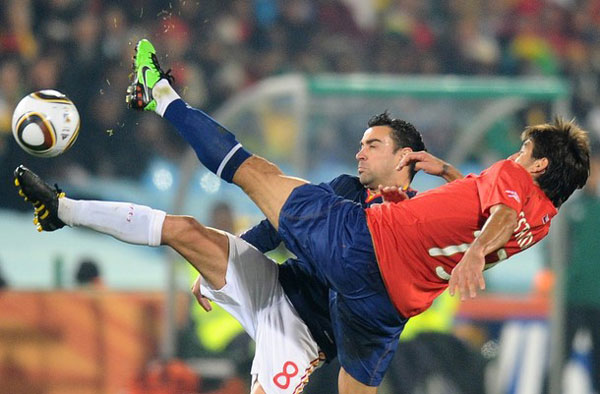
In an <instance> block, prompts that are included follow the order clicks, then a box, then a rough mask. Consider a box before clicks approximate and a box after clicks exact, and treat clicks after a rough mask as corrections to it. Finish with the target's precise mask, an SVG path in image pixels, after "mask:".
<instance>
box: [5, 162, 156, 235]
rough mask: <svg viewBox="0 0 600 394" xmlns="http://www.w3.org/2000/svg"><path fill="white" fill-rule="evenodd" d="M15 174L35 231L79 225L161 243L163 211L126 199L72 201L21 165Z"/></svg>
mask: <svg viewBox="0 0 600 394" xmlns="http://www.w3.org/2000/svg"><path fill="white" fill-rule="evenodd" d="M14 174H15V185H16V186H17V187H18V188H19V194H20V195H21V196H22V197H24V198H25V200H26V201H30V202H31V203H32V204H33V207H34V208H35V216H34V220H33V221H34V223H35V224H36V226H37V228H38V231H54V230H58V229H59V228H62V227H64V226H65V225H67V226H71V227H75V226H81V227H87V228H90V229H92V230H95V231H98V232H101V233H104V234H108V235H112V236H113V237H115V238H117V239H118V240H121V241H124V242H127V243H131V244H136V245H149V246H158V245H160V243H161V231H162V226H163V222H164V220H165V216H166V213H165V212H163V211H160V210H157V209H152V208H150V207H147V206H144V205H137V204H133V203H127V202H112V201H92V200H73V199H70V198H67V197H66V196H65V194H64V193H62V192H61V191H60V190H59V189H58V186H56V187H55V188H54V189H53V188H52V187H50V185H48V184H47V183H46V182H44V181H43V180H42V179H41V178H40V177H39V176H37V175H36V174H35V173H33V172H32V171H31V170H29V169H27V168H25V167H24V166H22V165H21V166H19V167H17V169H15V172H14Z"/></svg>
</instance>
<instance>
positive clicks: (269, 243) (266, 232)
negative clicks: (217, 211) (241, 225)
mask: <svg viewBox="0 0 600 394" xmlns="http://www.w3.org/2000/svg"><path fill="white" fill-rule="evenodd" d="M241 238H242V239H243V240H244V241H246V242H248V243H249V244H250V245H252V246H254V247H255V248H256V249H258V250H260V251H261V252H262V253H266V252H268V251H271V250H273V249H276V248H277V247H278V246H279V244H280V243H281V238H280V237H279V233H278V232H277V230H275V227H273V225H271V222H269V221H268V220H267V219H264V220H263V221H262V222H260V223H259V224H257V225H256V226H254V227H252V228H250V229H249V230H247V231H246V232H245V233H243V234H242V235H241Z"/></svg>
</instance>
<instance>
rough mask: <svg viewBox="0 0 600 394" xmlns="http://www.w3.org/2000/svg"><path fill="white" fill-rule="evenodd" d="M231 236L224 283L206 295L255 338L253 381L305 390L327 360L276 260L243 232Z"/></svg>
mask: <svg viewBox="0 0 600 394" xmlns="http://www.w3.org/2000/svg"><path fill="white" fill-rule="evenodd" d="M227 236H228V238H229V260H228V264H227V273H226V275H225V282H226V284H225V286H223V287H222V288H221V289H220V290H215V289H212V288H211V287H210V286H209V285H208V284H207V283H206V282H203V284H202V287H201V291H202V294H203V295H204V296H205V297H207V298H209V299H211V300H213V301H214V302H216V303H217V304H218V305H220V306H221V307H222V308H223V309H225V310H226V311H227V312H229V313H230V314H231V315H232V316H233V317H235V318H236V319H237V320H238V321H239V322H240V323H241V325H242V326H243V327H244V329H245V330H246V332H247V333H248V334H249V335H250V337H252V339H254V340H255V342H256V353H255V355H254V360H253V362H252V370H251V372H250V373H251V374H252V382H253V384H255V383H256V382H257V381H258V382H259V383H260V385H261V386H262V388H263V389H264V390H265V392H266V393H267V394H284V393H285V394H292V393H293V394H296V393H300V392H302V390H303V389H304V386H305V384H306V383H307V382H308V377H309V375H310V374H311V373H312V372H313V371H314V370H315V369H316V368H317V367H318V366H320V364H321V363H322V361H323V356H322V355H320V354H319V349H318V346H317V343H316V342H315V340H314V339H313V337H312V335H311V334H310V332H309V330H308V327H307V326H306V324H304V322H303V321H302V319H300V317H299V316H298V314H297V313H296V310H295V309H294V307H293V306H292V304H291V303H290V301H289V300H288V298H287V296H286V295H285V293H284V291H283V288H282V287H281V284H280V283H279V279H278V278H279V271H278V269H277V263H275V262H274V261H273V260H271V259H269V258H268V257H266V256H265V255H264V254H262V253H261V252H259V251H258V250H257V249H256V248H254V247H253V246H252V245H250V244H249V243H247V242H246V241H244V240H243V239H241V238H239V237H235V236H233V235H231V234H227Z"/></svg>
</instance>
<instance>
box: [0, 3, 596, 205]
mask: <svg viewBox="0 0 600 394" xmlns="http://www.w3.org/2000/svg"><path fill="white" fill-rule="evenodd" d="M0 15H1V19H0V163H1V164H2V165H1V166H0V168H2V170H1V171H0V177H1V178H2V181H1V182H2V185H3V186H4V185H5V183H6V182H5V180H6V179H7V177H8V178H10V170H11V169H12V168H13V167H15V165H16V164H18V163H19V162H23V161H24V162H27V163H31V164H30V166H32V167H33V168H34V169H35V170H37V171H40V172H42V174H48V173H49V172H54V173H63V175H64V174H65V173H66V174H67V175H68V176H70V177H73V178H76V177H78V176H86V174H94V175H99V176H107V177H111V176H121V177H122V176H125V177H131V178H136V177H138V176H139V175H140V174H142V173H143V171H144V170H145V167H146V164H147V162H148V160H149V157H150V156H152V155H159V156H161V157H164V158H165V159H167V160H171V159H177V158H178V157H179V155H180V154H181V149H182V147H183V142H182V141H181V140H180V139H179V138H176V137H173V136H172V134H170V133H171V132H170V131H167V130H166V128H167V127H168V126H167V125H166V122H157V121H156V119H155V118H154V116H140V115H134V114H131V113H130V111H127V110H126V105H125V102H124V91H125V88H126V86H127V84H128V73H129V72H130V64H131V56H132V54H133V49H134V46H135V43H136V42H137V40H138V39H140V38H142V37H149V38H150V39H151V40H152V41H153V42H154V43H155V44H156V46H157V47H158V48H159V54H160V57H159V58H160V60H161V62H162V64H163V65H164V66H166V67H165V68H172V70H173V75H174V76H175V78H176V85H177V88H178V90H179V91H180V92H181V93H182V96H184V98H185V99H186V100H187V101H188V102H189V103H190V104H192V105H195V106H200V107H202V108H203V109H205V110H207V111H208V112H210V111H213V110H214V109H216V108H218V107H219V106H220V105H221V104H222V103H223V102H224V101H225V100H226V99H228V98H230V97H232V95H234V94H235V93H236V92H238V91H240V90H242V89H244V88H245V87H247V86H249V85H252V84H253V83H255V82H256V81H259V80H261V79H264V78H266V77H269V76H272V75H277V74H282V73H287V72H302V73H308V74H316V73H324V72H336V73H352V72H367V73H388V74H458V75H507V76H516V75H555V76H561V77H564V78H566V79H568V80H570V81H571V82H572V84H573V90H574V96H573V101H572V103H571V110H572V114H573V115H574V116H576V117H577V119H578V120H579V121H580V122H581V123H584V124H585V125H586V126H587V127H588V128H589V129H591V130H595V131H600V105H598V103H600V100H599V99H598V96H599V92H600V91H599V85H598V82H599V81H598V78H599V75H600V72H599V71H600V45H598V43H599V42H600V0H547V1H542V0H451V1H433V0H370V1H365V0H294V1H284V0H227V1H223V0H201V1H196V0H172V1H170V2H165V1H158V0H130V1H127V2H122V1H116V0H102V1H101V0H6V1H3V2H1V3H0ZM43 88H55V89H58V90H60V91H62V92H64V93H66V94H67V95H68V96H69V97H70V98H71V99H72V100H73V101H74V102H75V103H76V105H77V107H78V109H79V111H80V112H81V119H82V132H81V133H80V137H79V140H78V142H77V149H73V150H72V151H71V152H68V153H67V154H65V155H63V156H61V157H59V158H57V159H54V160H53V161H52V165H51V166H48V165H47V164H46V163H48V162H45V161H43V160H32V159H31V158H30V157H29V158H27V157H26V156H25V154H24V153H23V152H21V151H20V149H19V148H18V147H17V145H16V144H15V143H14V142H13V141H12V137H11V135H10V123H11V116H12V110H13V108H14V107H15V105H16V103H17V102H18V101H19V100H20V99H21V97H23V96H24V95H25V94H27V93H29V92H31V91H34V90H37V89H43ZM3 203H4V201H3ZM7 204H9V203H7Z"/></svg>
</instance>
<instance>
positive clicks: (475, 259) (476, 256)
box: [448, 249, 485, 301]
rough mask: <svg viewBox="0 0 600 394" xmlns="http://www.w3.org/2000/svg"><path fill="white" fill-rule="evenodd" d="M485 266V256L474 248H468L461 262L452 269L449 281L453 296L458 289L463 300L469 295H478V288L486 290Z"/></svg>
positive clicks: (449, 288) (472, 296) (449, 289)
mask: <svg viewBox="0 0 600 394" xmlns="http://www.w3.org/2000/svg"><path fill="white" fill-rule="evenodd" d="M484 266H485V256H484V255H483V253H479V252H477V251H474V250H472V249H467V251H466V252H465V254H464V255H463V257H462V259H461V260H460V261H459V263H458V264H457V265H456V267H454V269H453V270H452V275H450V281H449V282H448V291H449V292H450V295H451V296H453V295H454V294H455V293H456V291H457V290H458V292H459V293H460V299H461V300H462V301H464V300H466V299H467V294H468V295H469V297H471V298H474V297H476V296H477V288H479V289H480V290H485V280H484V279H483V268H484Z"/></svg>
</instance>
